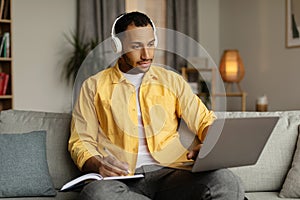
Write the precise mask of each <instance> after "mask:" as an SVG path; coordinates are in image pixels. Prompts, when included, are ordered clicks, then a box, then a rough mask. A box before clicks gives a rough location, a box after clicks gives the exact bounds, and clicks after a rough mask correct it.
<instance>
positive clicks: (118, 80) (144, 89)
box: [69, 12, 244, 200]
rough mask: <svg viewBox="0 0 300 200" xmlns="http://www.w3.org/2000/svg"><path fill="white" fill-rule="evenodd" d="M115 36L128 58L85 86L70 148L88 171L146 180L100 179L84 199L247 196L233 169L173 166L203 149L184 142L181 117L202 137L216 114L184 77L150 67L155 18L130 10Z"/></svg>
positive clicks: (117, 23) (116, 26) (119, 21)
mask: <svg viewBox="0 0 300 200" xmlns="http://www.w3.org/2000/svg"><path fill="white" fill-rule="evenodd" d="M116 34H120V35H118V36H117V35H116ZM112 39H113V44H114V45H115V49H116V51H118V52H121V53H122V55H121V57H120V58H119V60H118V62H117V63H116V65H115V66H114V67H112V68H109V69H106V70H104V71H102V72H99V73H98V74H96V75H94V76H92V77H90V78H88V79H87V80H86V81H85V82H84V83H83V85H82V88H81V92H80V94H79V97H78V101H77V103H76V105H75V107H74V110H73V117H72V127H71V137H70V140H69V151H70V153H71V156H72V158H73V160H74V162H75V163H76V164H77V166H78V167H79V169H80V170H82V171H84V172H96V173H100V174H101V175H102V176H104V177H106V176H120V175H128V174H134V173H143V174H144V176H145V177H144V178H142V179H127V180H122V181H117V180H112V181H94V182H92V183H90V184H88V185H87V186H86V187H85V188H84V189H83V190H82V191H81V194H80V199H83V200H85V199H130V200H134V199H164V200H165V199H220V200H221V199H222V200H226V199H228V200H235V199H243V198H244V197H243V195H244V191H243V190H242V187H241V185H240V181H239V179H238V178H237V177H236V176H234V174H232V173H231V172H230V171H229V170H225V169H224V170H216V171H212V172H205V173H191V172H189V171H185V170H180V169H174V168H170V167H168V166H170V165H172V164H174V163H178V162H186V161H189V160H190V159H194V158H195V157H196V156H197V153H198V151H199V150H200V147H201V144H199V145H198V146H196V147H195V148H194V149H193V150H191V151H188V150H187V149H186V148H184V147H183V145H182V144H181V143H180V140H179V133H178V132H177V128H178V119H179V118H182V119H183V120H185V122H186V123H187V125H188V126H189V128H190V129H191V130H192V131H193V132H194V133H195V134H196V135H197V136H198V138H199V140H200V141H203V140H204V138H205V135H206V130H207V128H208V126H209V125H211V124H212V123H213V121H214V119H215V116H214V114H213V112H211V111H209V110H207V108H206V107H205V106H204V104H203V103H202V102H201V100H200V99H199V98H198V97H197V96H196V95H194V94H193V92H192V90H191V89H190V87H189V85H188V84H187V83H186V82H185V81H184V80H183V78H182V77H181V76H180V75H178V74H176V73H174V72H171V71H168V70H165V69H163V68H161V67H156V66H152V65H151V64H152V60H153V56H154V49H155V47H156V44H157V37H156V29H155V26H154V24H153V23H152V21H151V20H150V19H149V18H148V17H147V16H146V15H144V14H142V13H139V12H132V13H127V14H124V15H122V16H121V17H119V18H117V19H116V21H115V23H114V24H113V28H112ZM116 40H117V41H116Z"/></svg>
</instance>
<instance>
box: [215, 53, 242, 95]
mask: <svg viewBox="0 0 300 200" xmlns="http://www.w3.org/2000/svg"><path fill="white" fill-rule="evenodd" d="M220 74H221V77H222V79H223V81H224V82H225V83H228V84H227V86H228V87H229V86H230V85H232V84H234V83H235V84H237V86H238V89H239V91H240V92H242V89H241V87H240V85H239V82H240V81H241V80H242V79H243V78H244V75H245V70H244V65H243V62H242V59H241V57H240V54H239V51H238V50H225V51H224V53H223V56H222V58H221V62H220Z"/></svg>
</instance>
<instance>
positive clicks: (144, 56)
mask: <svg viewBox="0 0 300 200" xmlns="http://www.w3.org/2000/svg"><path fill="white" fill-rule="evenodd" d="M149 51H150V48H147V47H144V48H142V49H141V58H142V59H144V60H147V59H149V58H150V52H149Z"/></svg>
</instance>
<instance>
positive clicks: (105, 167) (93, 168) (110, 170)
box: [82, 156, 129, 177]
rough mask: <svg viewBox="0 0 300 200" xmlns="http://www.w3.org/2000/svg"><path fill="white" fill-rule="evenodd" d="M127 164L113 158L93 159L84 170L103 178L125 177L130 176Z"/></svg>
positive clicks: (86, 164) (89, 160)
mask: <svg viewBox="0 0 300 200" xmlns="http://www.w3.org/2000/svg"><path fill="white" fill-rule="evenodd" d="M128 168H129V166H128V164H127V163H124V162H121V161H119V160H117V159H115V158H114V157H112V156H107V157H103V158H101V157H100V156H98V157H91V158H90V159H88V160H87V161H86V162H85V164H84V165H83V168H82V170H83V171H85V172H96V173H99V174H101V176H103V177H107V176H125V175H128V174H129V170H128Z"/></svg>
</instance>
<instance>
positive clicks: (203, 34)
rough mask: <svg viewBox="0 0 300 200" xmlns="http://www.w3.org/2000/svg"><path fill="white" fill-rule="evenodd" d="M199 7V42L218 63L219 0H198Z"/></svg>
mask: <svg viewBox="0 0 300 200" xmlns="http://www.w3.org/2000/svg"><path fill="white" fill-rule="evenodd" d="M198 9H199V13H198V15H199V42H200V44H201V45H202V46H203V47H204V49H205V50H206V51H207V52H208V53H209V55H210V56H211V57H212V59H213V60H214V62H215V63H216V64H217V65H218V64H219V61H220V55H219V48H220V47H219V44H220V41H219V33H220V30H219V26H220V25H219V21H220V19H219V0H209V1H208V0H200V1H199V3H198Z"/></svg>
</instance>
